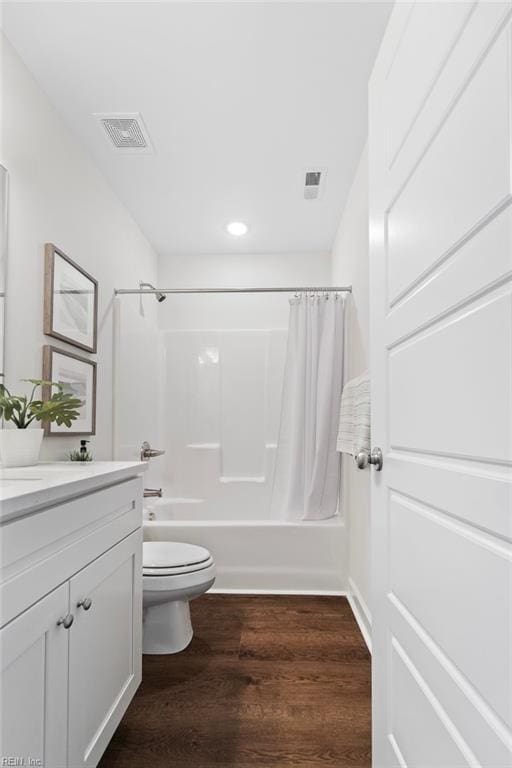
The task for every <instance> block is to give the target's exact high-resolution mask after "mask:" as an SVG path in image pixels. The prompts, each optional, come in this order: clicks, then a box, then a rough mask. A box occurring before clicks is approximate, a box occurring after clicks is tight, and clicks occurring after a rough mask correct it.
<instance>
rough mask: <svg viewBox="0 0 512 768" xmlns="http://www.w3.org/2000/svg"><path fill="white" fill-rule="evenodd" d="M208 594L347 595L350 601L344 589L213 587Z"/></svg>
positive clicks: (347, 596)
mask: <svg viewBox="0 0 512 768" xmlns="http://www.w3.org/2000/svg"><path fill="white" fill-rule="evenodd" d="M208 594H209V595H212V594H215V595H304V597H311V596H314V595H317V596H318V597H346V598H347V599H348V600H349V601H350V597H349V595H348V593H347V591H346V590H344V589H222V588H215V587H214V588H213V589H209V590H208Z"/></svg>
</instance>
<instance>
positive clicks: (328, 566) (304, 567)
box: [144, 498, 346, 594]
mask: <svg viewBox="0 0 512 768" xmlns="http://www.w3.org/2000/svg"><path fill="white" fill-rule="evenodd" d="M267 510H268V507H267ZM264 514H266V516H267V517H266V518H265V517H264ZM268 516H269V512H268V511H266V510H265V507H261V508H260V515H259V516H258V518H256V517H255V516H254V514H253V512H252V511H250V510H249V511H248V512H245V513H244V507H243V505H241V506H239V507H238V508H236V509H231V510H230V509H229V508H228V507H225V508H224V510H223V511H220V510H218V509H215V508H212V507H210V506H209V505H208V503H207V502H204V501H202V500H201V499H192V498H186V499H183V498H182V499H180V498H162V499H156V500H153V499H146V500H145V509H144V539H145V540H146V541H183V542H189V543H190V544H199V545H200V546H203V547H206V548H207V549H208V550H209V551H210V552H211V554H212V555H213V558H214V560H215V563H216V565H217V579H216V582H215V586H214V588H213V589H212V590H211V591H212V592H232V593H237V592H239V593H244V592H246V593H259V592H261V593H282V594H295V593H296V594H344V589H345V583H346V581H345V579H346V574H345V573H344V572H343V570H342V564H343V563H344V562H345V560H346V558H345V557H344V556H343V553H344V548H345V540H346V531H345V525H344V522H343V519H342V518H341V517H339V516H336V517H333V518H330V519H329V520H318V521H314V522H313V521H311V522H309V521H299V522H288V521H285V520H270V519H268Z"/></svg>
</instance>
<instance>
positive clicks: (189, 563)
mask: <svg viewBox="0 0 512 768" xmlns="http://www.w3.org/2000/svg"><path fill="white" fill-rule="evenodd" d="M211 565H213V558H212V556H211V555H210V553H209V552H208V550H207V549H205V548H204V547H199V546H197V545H196V544H185V543H182V542H175V541H145V542H144V544H143V566H142V571H143V575H144V576H150V577H153V576H154V577H157V576H177V575H180V574H187V573H195V572H196V571H202V570H204V569H205V568H209V567H210V566H211Z"/></svg>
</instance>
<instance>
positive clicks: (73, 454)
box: [69, 450, 92, 461]
mask: <svg viewBox="0 0 512 768" xmlns="http://www.w3.org/2000/svg"><path fill="white" fill-rule="evenodd" d="M69 460H70V461H92V453H91V452H90V451H85V453H83V452H82V451H76V450H75V451H70V453H69Z"/></svg>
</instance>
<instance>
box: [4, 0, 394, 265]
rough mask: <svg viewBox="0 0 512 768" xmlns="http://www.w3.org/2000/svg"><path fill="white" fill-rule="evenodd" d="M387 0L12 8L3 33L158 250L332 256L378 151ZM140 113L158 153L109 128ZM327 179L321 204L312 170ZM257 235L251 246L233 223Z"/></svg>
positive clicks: (251, 238)
mask: <svg viewBox="0 0 512 768" xmlns="http://www.w3.org/2000/svg"><path fill="white" fill-rule="evenodd" d="M389 12H390V4H388V3H383V2H376V3H370V2H358V3H347V2H341V3H323V2H302V3H294V2H269V3H263V2H225V3H222V2H221V3H217V2H204V3H201V2H180V3H175V2H119V0H118V1H117V2H44V1H43V2H41V1H39V2H33V3H31V2H22V3H18V2H12V3H9V2H7V3H4V4H3V24H2V26H3V28H4V31H5V33H6V35H7V37H8V38H9V39H10V40H11V42H12V43H13V45H14V46H15V48H16V49H17V50H18V52H19V54H20V55H21V57H22V58H23V59H24V61H25V63H26V64H27V66H28V67H29V69H30V70H31V71H32V72H33V73H34V75H35V77H36V78H37V80H38V81H39V82H40V84H41V85H42V87H43V88H44V90H45V91H46V93H47V94H48V95H49V97H50V98H51V100H52V101H53V103H54V104H55V106H56V108H57V110H58V111H59V112H60V114H61V115H62V117H63V118H64V120H65V121H66V122H67V124H68V125H69V126H70V128H71V129H72V130H73V132H74V133H75V134H76V135H77V136H78V137H79V139H80V140H81V141H82V142H83V144H84V145H85V146H86V148H87V150H88V152H89V153H90V155H91V156H92V158H93V159H94V161H95V163H96V165H97V166H98V167H99V168H100V169H101V171H102V172H103V174H104V175H105V176H106V177H107V179H108V180H109V182H110V184H111V186H112V187H113V189H114V190H115V192H116V193H117V195H118V196H119V198H120V199H121V200H122V201H123V202H124V204H125V205H126V207H127V208H128V210H129V211H130V212H131V214H132V215H133V217H134V218H135V220H136V221H137V222H138V224H139V226H140V227H141V229H142V231H143V232H144V233H145V235H146V237H147V238H148V239H149V241H150V242H151V243H152V245H153V246H154V248H155V249H156V251H157V252H158V253H160V254H162V255H166V254H169V255H170V254H197V253H203V254H204V253H229V252H240V253H244V252H251V253H279V252H297V251H302V252H304V251H309V252H318V251H325V250H328V249H329V248H330V247H331V245H332V241H333V238H334V234H335V232H336V227H337V224H338V222H339V218H340V215H341V212H342V209H343V206H344V203H345V200H346V198H347V194H348V191H349V189H350V184H351V181H352V178H353V175H354V172H355V169H356V167H357V162H358V159H359V155H360V153H361V150H362V148H363V146H364V143H365V140H366V125H367V82H368V77H369V75H370V72H371V69H372V65H373V61H374V59H375V56H376V53H377V50H378V46H379V43H380V40H381V37H382V34H383V31H384V27H385V25H386V22H387V18H388V15H389ZM98 112H140V113H141V114H142V116H143V119H144V121H145V124H146V127H147V129H148V131H149V135H150V137H151V140H152V142H153V145H154V149H155V151H154V154H149V155H148V154H134V155H128V154H126V153H124V154H116V153H115V151H114V150H113V149H112V148H110V147H109V145H108V142H107V140H106V139H105V136H104V134H103V131H102V129H101V128H100V126H99V125H98V123H97V121H96V119H95V118H94V117H93V114H94V113H98ZM317 167H318V168H323V169H327V174H326V177H325V187H324V189H323V191H322V194H321V196H320V198H319V199H318V200H314V201H308V200H304V195H303V186H304V173H305V171H306V170H308V169H311V170H313V169H316V168H317ZM233 220H237V221H240V220H241V221H244V222H246V223H247V224H248V226H249V232H248V234H247V235H246V236H245V237H243V238H234V237H232V236H231V235H229V234H228V233H227V232H226V229H225V226H226V224H227V223H228V222H230V221H233Z"/></svg>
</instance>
